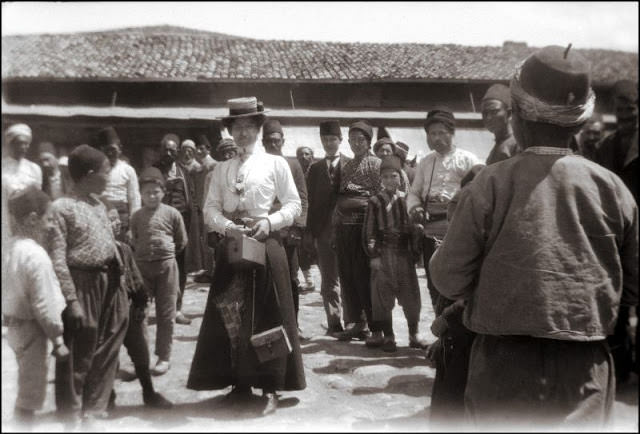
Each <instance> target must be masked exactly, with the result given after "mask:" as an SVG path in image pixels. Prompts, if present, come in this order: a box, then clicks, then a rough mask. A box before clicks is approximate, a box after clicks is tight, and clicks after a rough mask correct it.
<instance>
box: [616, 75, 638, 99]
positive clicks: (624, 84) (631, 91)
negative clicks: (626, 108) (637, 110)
mask: <svg viewBox="0 0 640 434" xmlns="http://www.w3.org/2000/svg"><path fill="white" fill-rule="evenodd" d="M613 95H614V97H616V98H621V99H625V100H627V101H630V102H633V103H636V104H637V103H638V85H637V84H636V83H634V82H633V81H631V80H618V81H616V83H615V84H614V85H613Z"/></svg>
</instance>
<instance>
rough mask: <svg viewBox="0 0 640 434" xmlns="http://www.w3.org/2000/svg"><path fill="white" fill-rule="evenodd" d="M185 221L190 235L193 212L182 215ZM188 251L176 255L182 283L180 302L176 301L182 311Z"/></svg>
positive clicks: (179, 294)
mask: <svg viewBox="0 0 640 434" xmlns="http://www.w3.org/2000/svg"><path fill="white" fill-rule="evenodd" d="M180 214H181V215H182V220H183V221H184V227H185V229H186V231H187V233H189V224H190V223H191V211H185V212H182V213H180ZM186 253H187V249H186V248H185V249H182V251H181V252H180V253H176V262H177V263H178V281H179V283H180V292H178V300H177V301H176V310H177V311H178V312H180V311H181V310H182V297H183V296H184V288H185V286H186V285H187V268H186V265H185V259H186Z"/></svg>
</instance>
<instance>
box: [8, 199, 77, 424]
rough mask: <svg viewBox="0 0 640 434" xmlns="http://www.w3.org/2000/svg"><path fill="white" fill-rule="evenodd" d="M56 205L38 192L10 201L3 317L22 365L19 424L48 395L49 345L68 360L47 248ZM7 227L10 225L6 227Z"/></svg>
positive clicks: (17, 405) (59, 298)
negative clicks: (47, 232)
mask: <svg viewBox="0 0 640 434" xmlns="http://www.w3.org/2000/svg"><path fill="white" fill-rule="evenodd" d="M50 204H51V200H50V199H49V197H48V196H47V195H46V194H45V193H44V192H42V191H40V190H38V189H37V188H36V187H35V186H30V187H27V188H26V189H24V190H21V191H19V192H17V193H15V194H14V195H13V196H12V197H11V198H10V199H9V212H10V214H11V215H12V217H13V228H12V229H13V236H12V237H11V238H10V239H9V242H8V244H7V247H6V249H4V250H3V255H2V315H3V325H6V326H7V327H8V330H7V339H8V342H9V346H11V348H12V349H13V351H14V352H15V354H16V359H17V362H18V397H17V398H16V402H15V419H16V420H17V421H19V422H26V423H28V422H30V421H31V420H32V419H33V415H34V412H35V411H36V410H39V409H40V408H42V404H43V403H44V399H45V396H46V391H47V372H48V371H49V369H48V364H47V361H48V358H47V346H48V343H47V341H49V340H50V341H51V342H52V343H53V354H54V356H55V357H56V358H58V359H64V358H66V357H68V355H69V350H68V349H67V347H66V346H65V344H64V341H63V338H62V327H63V326H62V311H63V310H64V307H65V302H64V297H63V296H62V292H61V291H60V284H59V283H58V279H57V278H56V275H55V272H54V271H53V264H52V263H51V259H49V255H48V254H47V252H46V251H45V250H44V248H42V244H43V241H44V237H45V235H46V227H47V225H48V220H49V216H50V212H49V211H50ZM3 223H5V222H3Z"/></svg>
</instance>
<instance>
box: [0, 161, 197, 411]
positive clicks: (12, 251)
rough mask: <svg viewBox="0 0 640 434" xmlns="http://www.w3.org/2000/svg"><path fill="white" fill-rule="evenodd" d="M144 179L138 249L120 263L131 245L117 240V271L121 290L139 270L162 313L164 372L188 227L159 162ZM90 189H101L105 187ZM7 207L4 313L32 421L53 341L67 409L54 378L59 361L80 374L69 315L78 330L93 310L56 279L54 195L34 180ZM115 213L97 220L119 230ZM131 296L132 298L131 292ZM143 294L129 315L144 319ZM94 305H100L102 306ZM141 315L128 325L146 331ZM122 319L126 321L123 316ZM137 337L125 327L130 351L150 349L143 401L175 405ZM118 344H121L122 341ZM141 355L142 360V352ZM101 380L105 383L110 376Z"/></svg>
mask: <svg viewBox="0 0 640 434" xmlns="http://www.w3.org/2000/svg"><path fill="white" fill-rule="evenodd" d="M95 152H98V151H95ZM105 161H106V160H105ZM71 164H72V163H71V162H70V165H71ZM71 169H72V168H71ZM139 183H140V190H141V196H142V205H143V206H142V208H140V209H139V210H137V211H136V212H135V213H134V214H133V215H132V217H131V222H130V228H131V232H132V241H131V249H128V246H126V247H127V249H128V251H129V252H131V250H133V253H132V257H133V258H134V259H135V260H131V261H130V262H132V264H130V265H129V266H126V264H123V263H122V256H125V255H122V253H124V251H125V250H126V249H125V250H123V249H122V248H123V247H125V246H122V244H121V243H117V244H116V245H118V251H119V252H120V254H119V255H116V256H117V257H118V259H119V262H120V267H119V269H120V273H121V274H124V276H121V277H124V279H121V280H120V282H121V283H120V287H121V289H123V290H127V289H126V287H127V286H133V285H127V284H124V283H122V282H125V281H126V280H127V279H130V278H131V276H130V274H131V273H133V272H134V271H135V273H140V274H141V277H142V280H143V282H144V285H143V286H144V289H143V290H144V291H146V295H148V296H150V297H153V298H155V305H156V318H157V335H156V351H155V352H156V355H157V356H158V360H157V363H156V364H155V368H154V369H153V370H152V371H151V373H152V374H154V375H162V374H164V373H166V372H167V371H168V369H169V366H170V364H169V362H170V355H171V344H172V336H173V322H174V318H175V315H176V298H177V293H178V288H179V287H178V268H177V263H176V254H177V253H179V252H180V251H182V250H183V249H184V248H185V246H186V244H187V233H186V230H185V225H184V222H183V220H182V217H181V215H180V213H179V212H178V211H177V210H176V209H174V208H173V207H171V206H169V205H166V204H163V203H162V198H163V195H164V191H165V184H164V177H163V175H162V173H161V172H160V171H159V170H158V169H156V168H154V167H151V168H148V169H145V170H144V171H143V172H142V173H141V176H140V177H139ZM92 193H94V194H96V195H97V194H99V193H100V192H99V191H95V192H92ZM58 200H66V199H58ZM56 202H57V201H56ZM8 208H9V220H10V221H9V222H3V224H7V223H9V224H10V227H11V238H10V239H9V241H8V243H7V251H6V252H4V253H5V254H3V261H2V280H3V282H2V283H3V285H2V300H3V303H2V314H3V323H4V325H5V326H7V338H8V342H9V344H10V346H11V348H12V349H13V351H14V352H15V354H16V359H17V363H18V398H17V400H16V403H15V418H16V420H17V421H18V422H24V423H30V422H31V420H32V419H33V415H34V412H35V411H36V410H39V409H40V408H42V405H43V403H44V399H45V396H46V386H47V375H48V371H49V370H48V368H47V367H48V355H49V350H48V347H49V344H48V341H51V342H52V343H53V355H54V356H55V358H56V405H57V406H58V407H59V408H58V410H59V411H61V412H64V410H63V409H62V408H60V407H62V406H63V405H62V401H64V399H62V398H61V396H62V394H63V392H61V391H59V390H58V383H59V382H58V378H57V377H58V376H59V372H61V371H60V369H59V368H60V366H62V365H64V364H66V365H67V366H69V367H70V371H74V372H73V375H75V367H74V366H73V365H74V360H75V362H78V359H77V357H78V356H77V354H75V353H74V351H73V346H72V345H73V344H72V343H71V342H72V339H71V338H69V336H70V335H73V333H70V332H72V330H70V329H71V328H74V327H75V326H73V324H76V323H74V322H73V321H72V320H73V319H74V318H76V319H78V322H77V324H76V325H77V326H78V327H75V328H74V330H77V329H81V328H82V327H84V326H86V325H87V324H85V323H88V322H90V321H91V318H87V316H86V315H89V316H92V312H83V314H82V315H74V314H73V312H72V311H73V310H74V309H72V308H75V305H76V304H77V303H74V302H70V301H69V300H66V302H65V296H64V295H63V291H62V289H61V284H60V283H59V282H60V280H59V279H60V276H58V275H57V273H56V271H57V270H56V269H55V266H54V262H53V261H52V257H50V256H49V255H50V253H51V250H50V242H51V233H52V230H53V227H52V222H53V214H54V211H53V208H54V206H52V202H51V200H50V198H49V196H48V195H47V194H46V193H44V192H43V191H42V190H40V189H38V188H36V187H34V186H31V187H27V188H25V189H23V190H20V191H17V192H15V193H14V194H12V195H11V197H10V198H9V200H8ZM96 209H98V208H96ZM100 209H105V208H100ZM103 212H104V211H103ZM110 217H111V218H110ZM110 217H109V214H108V213H107V216H103V217H100V218H104V219H110V220H111V228H112V229H114V230H116V231H117V226H118V225H117V221H118V219H117V215H115V214H114V213H111V215H110ZM114 217H115V219H114ZM48 249H49V252H48V251H47V250H48ZM67 262H68V260H67ZM133 269H135V270H133ZM72 274H73V273H72ZM72 277H73V276H72ZM78 284H79V282H77V281H76V282H75V285H76V286H77V285H78ZM78 291H79V292H82V288H78ZM129 298H130V299H131V298H132V297H131V294H129ZM141 298H142V299H143V303H142V305H140V303H137V305H136V306H135V307H136V309H132V310H131V311H130V312H134V313H133V314H130V315H134V314H135V315H136V316H138V317H140V316H142V319H143V320H144V307H145V306H146V301H147V296H142V297H141ZM74 301H75V300H74ZM134 304H135V301H134V300H132V303H131V306H132V307H133V305H134ZM69 305H73V306H69ZM97 308H98V309H100V307H99V306H98V307H97ZM76 310H77V309H76ZM83 310H86V309H83ZM99 316H100V312H99V313H98V317H99ZM63 318H64V320H63ZM139 320H140V318H129V322H128V327H129V329H132V328H133V327H137V328H136V330H137V329H141V328H140V327H138V326H139V325H140V324H141V322H140V321H139ZM123 324H127V323H126V322H123ZM72 326H73V327H72ZM125 327H126V325H125ZM142 327H144V323H142ZM67 328H69V330H67ZM141 330H142V329H141ZM130 335H131V336H130ZM134 335H135V336H137V335H141V336H144V330H142V333H135V332H131V333H129V332H127V337H126V338H124V344H125V346H127V349H128V350H129V354H130V355H131V356H132V360H133V359H134V358H135V357H134V353H132V351H137V352H138V353H140V352H142V353H144V354H146V367H141V369H140V372H138V371H139V369H138V368H139V366H138V364H136V360H134V365H136V374H137V376H138V377H140V382H141V384H142V386H143V394H144V398H145V399H144V401H145V404H146V405H151V406H153V407H161V408H167V407H169V406H171V403H170V402H168V401H167V400H166V399H164V398H163V397H162V396H161V395H160V394H158V393H156V392H155V391H154V390H153V386H152V384H151V380H150V377H149V378H142V377H144V376H145V375H142V376H141V373H143V372H145V369H146V372H147V375H146V376H147V377H148V366H149V362H148V358H149V357H148V350H147V348H146V339H143V340H142V341H143V342H144V346H145V348H144V349H143V350H144V351H141V349H140V348H137V347H139V346H140V342H138V341H139V340H138V341H136V343H135V345H127V339H132V338H134V337H135V336H134ZM119 342H120V343H122V341H119ZM130 347H131V348H130ZM119 348H120V344H118V345H117V346H116V348H115V349H114V351H113V352H114V353H115V354H116V356H115V357H116V363H117V354H118V353H119ZM70 353H71V357H70V356H69V355H70ZM142 359H143V360H144V357H142ZM76 364H77V363H76ZM143 364H144V363H143ZM87 381H89V380H87ZM91 381H93V380H91ZM104 381H105V382H108V381H107V380H106V379H105V380H104ZM105 387H108V388H110V387H112V386H111V385H106V386H105ZM111 394H112V400H113V399H114V397H115V394H114V393H113V391H111ZM81 395H82V394H81ZM85 395H86V393H85ZM59 398H60V399H59ZM81 400H82V401H83V402H82V407H83V410H86V409H85V408H84V407H86V405H85V404H86V403H85V402H84V401H85V397H81Z"/></svg>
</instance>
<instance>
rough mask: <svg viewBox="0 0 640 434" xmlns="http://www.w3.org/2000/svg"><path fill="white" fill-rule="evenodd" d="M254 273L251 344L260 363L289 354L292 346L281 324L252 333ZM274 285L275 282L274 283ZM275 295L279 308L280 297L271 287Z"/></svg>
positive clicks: (252, 330) (254, 276) (253, 305)
mask: <svg viewBox="0 0 640 434" xmlns="http://www.w3.org/2000/svg"><path fill="white" fill-rule="evenodd" d="M255 278H256V274H255V271H254V272H253V285H252V290H253V299H252V303H251V338H250V341H251V346H252V347H253V349H254V351H255V352H256V356H257V358H258V361H259V362H260V363H265V362H268V361H269V360H273V359H277V358H280V357H283V356H286V355H287V354H289V353H290V352H291V351H292V350H293V348H292V347H291V342H290V341H289V337H288V336H287V331H286V330H285V329H284V327H283V326H281V325H280V326H277V327H274V328H271V329H269V330H265V331H263V332H261V333H257V334H254V317H255V305H256V300H255V296H256V281H255ZM274 285H275V284H274ZM273 290H274V294H275V296H276V303H277V305H278V308H280V299H279V298H278V291H277V290H276V288H275V287H274V288H273Z"/></svg>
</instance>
